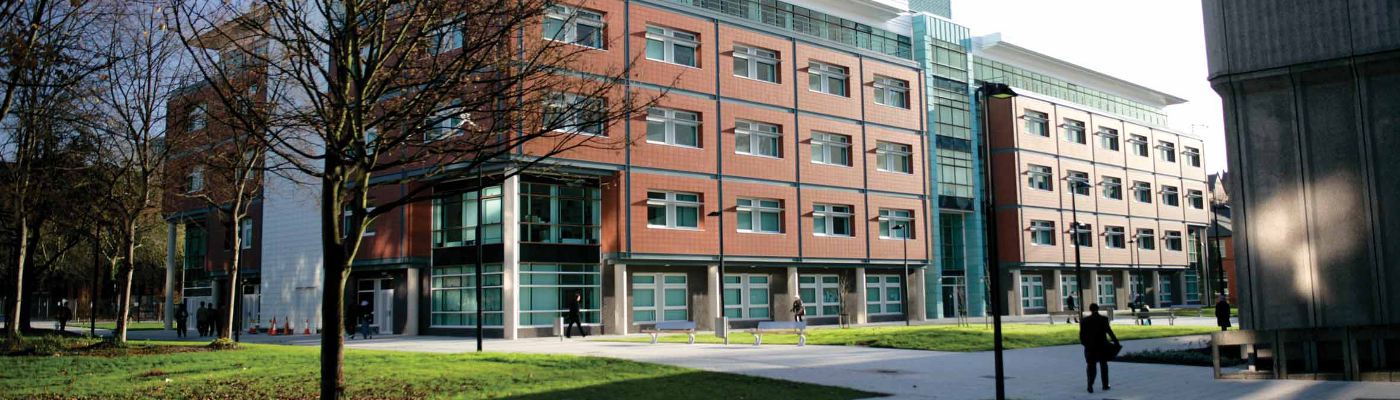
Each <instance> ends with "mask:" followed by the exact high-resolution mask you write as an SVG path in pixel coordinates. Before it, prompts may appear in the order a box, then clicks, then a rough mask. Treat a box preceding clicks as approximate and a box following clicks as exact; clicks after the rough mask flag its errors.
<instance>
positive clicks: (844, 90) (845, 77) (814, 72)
mask: <svg viewBox="0 0 1400 400" xmlns="http://www.w3.org/2000/svg"><path fill="white" fill-rule="evenodd" d="M807 75H808V79H807V90H809V91H813V92H817V93H825V94H829V95H832V96H841V97H851V74H850V69H848V68H846V67H843V66H840V65H835V64H827V63H824V62H819V61H808V62H807ZM814 81H815V83H816V84H815V85H814V84H813V83H814ZM833 81H835V82H839V83H840V85H839V87H840V88H841V93H836V92H835V91H834V89H833V88H834V87H837V86H834V85H832V82H833Z"/></svg>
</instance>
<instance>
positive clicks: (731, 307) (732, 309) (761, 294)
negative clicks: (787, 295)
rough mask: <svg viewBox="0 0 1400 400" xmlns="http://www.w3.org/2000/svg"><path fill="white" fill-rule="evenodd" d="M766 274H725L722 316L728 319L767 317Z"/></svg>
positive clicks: (769, 316)
mask: <svg viewBox="0 0 1400 400" xmlns="http://www.w3.org/2000/svg"><path fill="white" fill-rule="evenodd" d="M768 293H769V292H768V275H760V274H725V275H724V296H723V297H724V316H725V317H729V318H730V319H769V318H771V313H770V312H769V309H768V304H769V303H770V301H769V297H770V296H769V295H768Z"/></svg>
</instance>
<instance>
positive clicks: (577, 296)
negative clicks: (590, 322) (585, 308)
mask: <svg viewBox="0 0 1400 400" xmlns="http://www.w3.org/2000/svg"><path fill="white" fill-rule="evenodd" d="M582 304H583V294H582V293H574V299H573V300H572V301H570V302H569V315H568V316H567V317H566V318H564V337H566V338H571V337H574V336H573V335H572V334H570V333H571V332H573V327H574V326H578V333H579V334H580V335H583V337H588V332H587V331H584V330H583V315H582V313H581V312H579V309H580V308H582Z"/></svg>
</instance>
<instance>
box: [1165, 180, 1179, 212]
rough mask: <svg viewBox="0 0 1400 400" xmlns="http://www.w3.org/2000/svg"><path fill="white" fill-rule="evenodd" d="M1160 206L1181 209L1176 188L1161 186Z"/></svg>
mask: <svg viewBox="0 0 1400 400" xmlns="http://www.w3.org/2000/svg"><path fill="white" fill-rule="evenodd" d="M1162 204H1163V205H1165V206H1167V207H1181V192H1180V190H1178V189H1177V188H1176V186H1168V185H1162Z"/></svg>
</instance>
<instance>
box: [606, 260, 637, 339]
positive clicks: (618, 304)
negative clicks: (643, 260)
mask: <svg viewBox="0 0 1400 400" xmlns="http://www.w3.org/2000/svg"><path fill="white" fill-rule="evenodd" d="M612 270H613V271H612V285H611V286H612V288H611V289H612V293H611V295H610V296H608V297H611V301H605V302H604V310H603V312H604V313H605V314H606V315H607V316H608V319H611V320H612V321H611V322H612V324H613V326H610V327H608V328H610V329H609V330H610V331H611V332H610V333H615V334H618V335H626V334H627V333H628V332H630V328H632V324H631V323H629V322H628V321H627V311H628V309H629V308H630V307H628V302H627V284H628V283H630V282H631V280H630V279H628V277H627V264H613V265H612ZM605 323H606V322H605Z"/></svg>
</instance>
